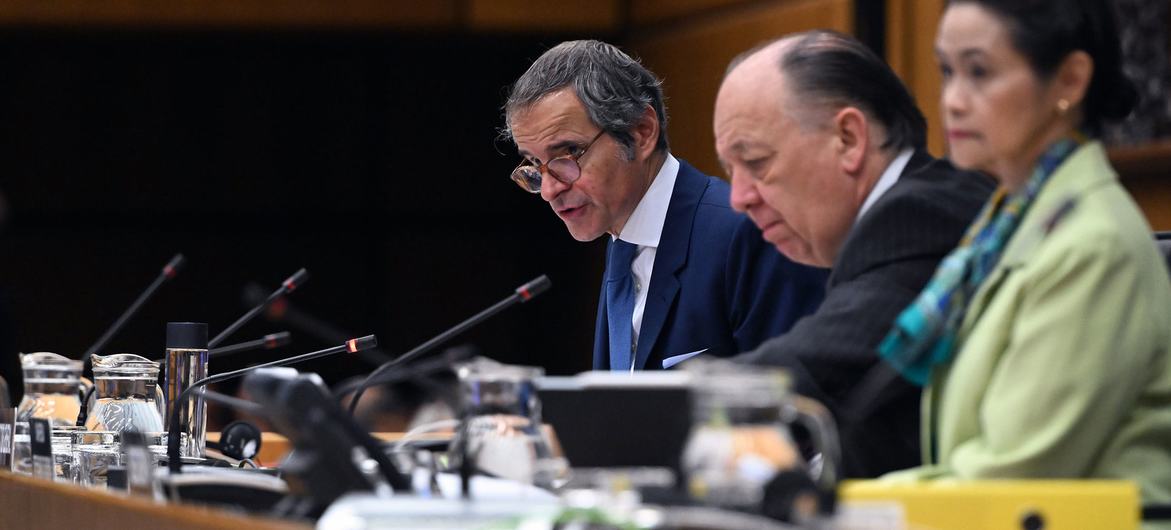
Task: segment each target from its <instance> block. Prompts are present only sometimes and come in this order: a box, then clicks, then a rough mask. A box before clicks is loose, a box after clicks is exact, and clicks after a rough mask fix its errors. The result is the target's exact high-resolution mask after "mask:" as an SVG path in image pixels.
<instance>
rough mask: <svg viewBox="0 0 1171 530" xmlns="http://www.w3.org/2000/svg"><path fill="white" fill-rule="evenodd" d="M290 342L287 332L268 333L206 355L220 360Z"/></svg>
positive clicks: (158, 360) (271, 348)
mask: <svg viewBox="0 0 1171 530" xmlns="http://www.w3.org/2000/svg"><path fill="white" fill-rule="evenodd" d="M290 342H293V339H292V335H290V334H289V332H288V331H280V332H277V333H269V334H268V335H265V336H263V337H261V338H259V339H254V340H249V341H244V342H237V343H235V344H229V345H227V346H221V347H219V348H216V349H214V350H208V352H207V354H208V357H209V358H213V359H214V358H221V357H227V356H229V355H235V354H237V353H244V352H247V351H252V350H275V349H277V348H280V347H281V346H287V345H288V344H289V343H290ZM154 361H155V362H156V363H163V362H166V361H167V358H166V357H162V358H159V359H155V360H154Z"/></svg>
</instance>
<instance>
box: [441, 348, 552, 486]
mask: <svg viewBox="0 0 1171 530" xmlns="http://www.w3.org/2000/svg"><path fill="white" fill-rule="evenodd" d="M544 373H545V372H544V370H542V369H540V368H534V367H529V366H512V365H506V364H500V363H497V362H495V361H492V360H490V359H485V358H477V359H474V360H472V361H470V362H468V363H465V364H463V365H460V366H459V367H458V369H457V374H458V375H459V381H460V393H461V397H462V400H463V415H462V418H463V419H462V422H461V424H460V428H459V431H457V433H456V438H455V440H454V441H453V443H452V448H453V452H454V453H455V454H454V457H455V458H453V461H454V462H455V463H457V464H461V465H462V463H467V464H470V465H471V466H472V467H473V469H474V470H478V471H481V472H485V473H488V474H491V475H495V476H498V477H503V478H508V479H512V480H516V481H519V482H525V483H529V484H533V485H536V486H540V487H546V488H552V487H556V486H559V485H561V484H563V483H564V482H565V480H566V479H567V478H568V471H569V466H568V463H567V462H566V461H565V459H564V458H559V457H557V456H556V455H554V454H553V451H552V450H551V449H550V447H551V444H550V443H549V440H548V438H547V437H546V434H545V431H544V430H543V429H542V426H541V402H540V401H539V400H538V399H537V387H536V385H535V384H534V381H535V380H536V379H537V378H538V377H541V376H542V375H544Z"/></svg>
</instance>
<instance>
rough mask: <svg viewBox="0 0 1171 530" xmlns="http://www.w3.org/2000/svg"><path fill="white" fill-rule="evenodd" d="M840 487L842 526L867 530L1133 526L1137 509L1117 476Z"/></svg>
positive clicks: (1132, 489)
mask: <svg viewBox="0 0 1171 530" xmlns="http://www.w3.org/2000/svg"><path fill="white" fill-rule="evenodd" d="M838 492H839V498H840V506H839V508H840V511H842V512H844V516H843V518H844V519H848V520H853V521H858V523H857V524H852V525H847V526H844V528H859V529H861V528H866V529H868V530H869V529H875V530H879V529H888V528H889V529H892V530H893V529H900V528H901V529H906V530H927V529H932V530H953V529H955V530H959V529H963V530H968V529H981V530H1022V529H1030V530H1031V529H1044V530H1134V529H1137V528H1138V527H1139V518H1140V511H1141V502H1140V500H1139V491H1138V486H1137V485H1135V484H1134V483H1131V482H1127V481H1121V480H976V481H959V480H936V481H924V482H913V483H907V482H889V481H881V480H858V481H847V482H844V483H843V484H842V485H841V487H840V488H839V490H838ZM897 514H901V515H897ZM900 519H901V525H897V522H898V521H899V520H900ZM866 521H870V522H869V523H868V522H866ZM875 521H880V522H882V524H872V523H873V522H875ZM1030 523H1031V524H1030ZM1036 523H1040V525H1039V526H1037V525H1036Z"/></svg>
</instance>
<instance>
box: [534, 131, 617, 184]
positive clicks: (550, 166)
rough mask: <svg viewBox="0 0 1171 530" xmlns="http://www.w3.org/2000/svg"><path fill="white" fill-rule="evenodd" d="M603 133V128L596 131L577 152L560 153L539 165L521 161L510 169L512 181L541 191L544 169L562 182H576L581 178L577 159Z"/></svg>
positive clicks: (583, 154)
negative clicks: (592, 137)
mask: <svg viewBox="0 0 1171 530" xmlns="http://www.w3.org/2000/svg"><path fill="white" fill-rule="evenodd" d="M605 133H606V131H605V129H603V130H601V131H598V134H597V135H595V136H594V139H593V140H590V141H589V143H587V144H585V146H584V147H581V148H580V149H578V150H577V152H575V153H569V154H567V155H561V156H559V157H557V158H554V159H553V160H550V161H548V162H545V163H544V164H541V165H539V166H535V165H533V164H532V163H529V162H521V163H520V165H519V166H516V169H514V170H512V181H513V182H515V183H516V185H517V186H520V187H521V189H523V190H525V191H527V192H529V193H540V192H541V174H542V173H544V172H546V171H548V172H549V175H550V176H552V177H553V178H555V179H557V181H558V182H561V183H562V184H573V183H574V182H577V179H579V178H581V166H580V165H578V163H577V161H578V160H580V159H581V157H583V156H585V154H586V151H588V150H589V148H590V147H591V146H593V145H594V142H597V141H598V138H601V137H602V135H603V134H605Z"/></svg>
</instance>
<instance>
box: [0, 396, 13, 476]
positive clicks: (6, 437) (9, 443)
mask: <svg viewBox="0 0 1171 530" xmlns="http://www.w3.org/2000/svg"><path fill="white" fill-rule="evenodd" d="M15 467H16V409H14V408H0V469H6V470H8V471H13V469H14V468H15Z"/></svg>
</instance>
